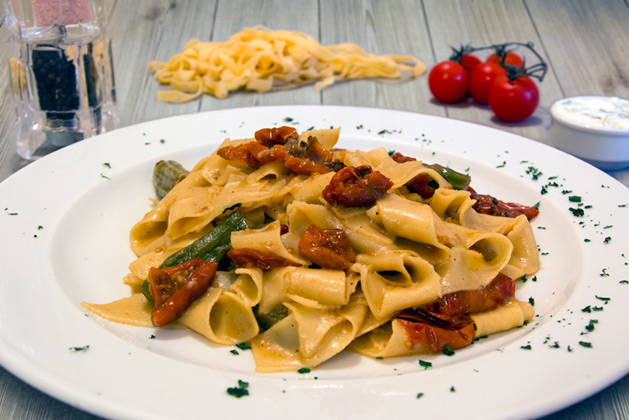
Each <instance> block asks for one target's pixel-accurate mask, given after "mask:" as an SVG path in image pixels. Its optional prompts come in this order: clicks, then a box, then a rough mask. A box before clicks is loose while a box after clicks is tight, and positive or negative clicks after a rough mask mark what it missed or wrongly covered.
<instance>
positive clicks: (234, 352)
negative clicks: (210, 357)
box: [229, 349, 240, 356]
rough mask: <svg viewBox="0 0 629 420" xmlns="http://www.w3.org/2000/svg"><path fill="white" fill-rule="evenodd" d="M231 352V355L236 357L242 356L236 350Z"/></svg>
mask: <svg viewBox="0 0 629 420" xmlns="http://www.w3.org/2000/svg"><path fill="white" fill-rule="evenodd" d="M229 352H230V353H231V354H233V355H234V356H238V355H239V354H240V353H238V350H236V349H231V350H230V351H229Z"/></svg>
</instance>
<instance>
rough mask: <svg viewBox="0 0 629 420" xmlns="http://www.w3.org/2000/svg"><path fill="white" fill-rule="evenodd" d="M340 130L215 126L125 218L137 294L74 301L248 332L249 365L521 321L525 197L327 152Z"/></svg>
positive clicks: (213, 335)
mask: <svg viewBox="0 0 629 420" xmlns="http://www.w3.org/2000/svg"><path fill="white" fill-rule="evenodd" d="M339 133H340V129H339V128H337V129H324V130H310V131H305V132H302V133H298V132H297V130H295V129H294V128H292V127H276V128H270V129H261V130H258V131H257V132H256V133H255V137H254V138H251V139H242V140H230V139H226V140H225V141H224V142H223V143H222V144H221V146H220V147H219V148H218V150H217V151H216V152H214V153H212V154H211V155H209V156H207V157H205V158H203V159H202V160H201V161H199V162H198V163H197V164H196V165H195V166H194V168H193V169H192V170H191V171H190V173H187V172H186V174H187V175H184V176H179V177H178V178H177V181H178V182H174V183H173V184H174V186H172V185H169V187H168V188H167V192H165V195H164V196H163V198H161V200H159V201H157V202H156V204H155V206H154V208H153V209H152V210H151V211H149V212H148V213H147V214H145V215H144V217H143V218H142V219H141V220H140V221H139V222H137V223H136V224H135V225H134V226H133V228H132V229H131V232H130V243H131V248H132V249H133V251H134V252H135V253H136V254H137V256H138V258H137V260H135V261H133V262H132V263H131V264H130V266H129V270H130V273H129V274H128V276H127V277H126V278H125V280H124V281H125V283H126V284H128V285H130V286H131V287H132V290H133V294H132V295H131V296H130V297H126V298H122V299H121V300H118V301H116V302H112V303H107V304H88V303H84V304H83V305H84V307H85V308H87V309H88V310H90V311H92V312H93V313H95V314H97V315H98V316H101V317H103V318H105V319H108V320H110V321H114V322H120V323H126V324H132V325H137V326H144V327H164V326H168V325H171V324H179V325H183V326H185V327H187V328H189V329H191V330H193V331H195V332H197V333H199V334H201V335H202V336H204V337H206V338H207V339H208V340H210V341H211V342H213V343H216V344H221V345H237V344H241V343H247V344H248V345H249V346H250V347H251V350H252V354H253V358H254V360H255V363H256V369H257V371H259V372H281V371H294V370H298V369H300V368H313V367H315V366H318V365H319V364H321V363H323V362H324V361H326V360H328V359H330V358H332V357H333V356H335V355H336V354H338V353H340V352H341V351H343V350H348V351H352V352H355V353H359V354H362V355H365V356H369V357H373V358H389V357H396V356H406V355H411V354H420V353H435V352H442V351H444V350H448V349H458V348H462V347H465V346H467V345H469V344H470V343H471V342H472V341H473V340H474V339H475V338H477V337H481V336H485V335H488V334H493V333H498V332H502V331H506V330H509V329H512V328H516V327H519V326H521V325H523V324H524V323H525V322H526V321H529V320H531V319H532V317H533V316H534V311H533V308H532V306H531V305H530V304H529V303H528V302H521V301H518V300H517V299H516V298H515V281H514V279H519V278H521V277H523V276H526V275H531V274H533V273H535V272H537V271H538V270H539V267H540V262H539V254H538V248H537V244H536V241H535V237H534V235H533V230H532V228H531V225H530V224H529V220H530V219H531V218H533V217H535V215H536V214H537V210H536V209H535V208H531V207H527V206H523V205H518V204H513V203H505V202H502V201H500V200H498V199H496V198H494V197H491V196H488V195H481V194H478V193H476V192H475V191H474V190H473V189H472V188H471V187H470V186H469V181H470V179H469V177H467V176H465V175H463V174H460V173H458V172H455V171H453V170H451V169H449V168H445V167H443V166H440V165H436V164H425V163H423V162H421V161H420V160H417V159H415V158H412V157H408V156H404V155H402V154H400V153H390V152H388V151H387V150H386V149H384V148H377V149H374V150H370V151H360V150H344V149H335V148H334V147H335V145H336V143H337V141H338V138H339ZM162 167H163V165H162ZM156 168H157V167H156ZM155 179H156V180H157V182H160V180H161V179H163V176H162V175H159V176H156V177H155ZM161 189H162V190H163V186H162V188H161Z"/></svg>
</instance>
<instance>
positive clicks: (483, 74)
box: [469, 61, 505, 104]
mask: <svg viewBox="0 0 629 420" xmlns="http://www.w3.org/2000/svg"><path fill="white" fill-rule="evenodd" d="M504 74H505V69H504V68H503V67H500V66H499V65H498V63H494V62H491V61H486V62H484V63H481V64H479V65H478V66H476V68H475V69H474V70H472V72H471V73H470V82H469V84H470V86H469V92H470V95H472V97H473V98H474V99H476V102H478V103H481V104H487V103H488V102H489V88H491V85H492V84H493V83H494V81H495V80H496V79H497V78H498V77H500V76H503V75H504Z"/></svg>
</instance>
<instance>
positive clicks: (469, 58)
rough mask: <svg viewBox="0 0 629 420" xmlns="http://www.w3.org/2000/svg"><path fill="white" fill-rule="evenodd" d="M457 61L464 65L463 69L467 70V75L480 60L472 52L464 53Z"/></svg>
mask: <svg viewBox="0 0 629 420" xmlns="http://www.w3.org/2000/svg"><path fill="white" fill-rule="evenodd" d="M459 63H461V65H462V66H463V67H465V70H467V74H468V75H469V74H470V73H471V72H472V70H474V69H475V68H476V66H478V65H479V64H480V63H481V60H480V58H478V57H476V56H475V55H474V54H465V55H462V56H461V57H460V58H459Z"/></svg>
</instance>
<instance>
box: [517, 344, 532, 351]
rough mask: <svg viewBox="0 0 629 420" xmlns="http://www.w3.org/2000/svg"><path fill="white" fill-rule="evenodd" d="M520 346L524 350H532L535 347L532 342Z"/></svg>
mask: <svg viewBox="0 0 629 420" xmlns="http://www.w3.org/2000/svg"><path fill="white" fill-rule="evenodd" d="M520 348H521V349H522V350H532V349H533V348H532V347H531V345H530V344H527V345H526V346H520Z"/></svg>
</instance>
